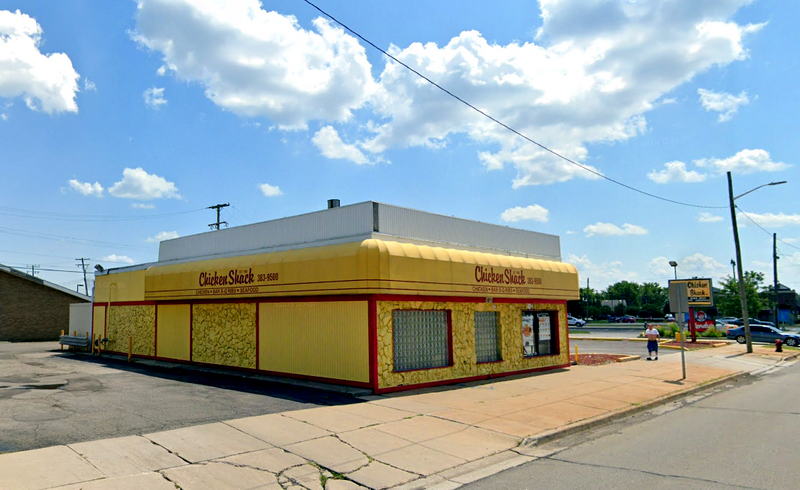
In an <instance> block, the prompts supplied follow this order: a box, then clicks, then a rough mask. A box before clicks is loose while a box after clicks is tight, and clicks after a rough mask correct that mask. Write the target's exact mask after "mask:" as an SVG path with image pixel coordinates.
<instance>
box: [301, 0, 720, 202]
mask: <svg viewBox="0 0 800 490" xmlns="http://www.w3.org/2000/svg"><path fill="white" fill-rule="evenodd" d="M303 2H305V3H306V4H308V5H310V6H311V7H312V8H314V9H316V10H317V11H319V12H320V13H321V14H322V15H324V16H325V17H327V18H329V19H331V20H332V21H334V22H335V23H337V24H339V25H340V26H342V27H343V28H344V29H346V30H347V31H349V32H350V33H351V34H353V35H354V36H356V37H357V38H359V39H361V40H362V41H364V42H365V43H367V44H369V45H370V46H372V47H373V48H375V49H376V50H378V51H380V52H381V53H383V54H384V55H385V56H386V57H388V58H390V59H391V60H392V61H394V62H396V63H397V64H399V65H401V66H402V67H404V68H406V69H407V70H409V71H410V72H412V73H414V74H415V75H417V76H418V77H420V78H422V79H423V80H425V81H426V82H428V83H429V84H431V85H433V86H434V87H436V88H438V89H439V90H441V91H442V92H444V93H445V94H447V95H449V96H450V97H452V98H454V99H456V100H457V101H459V102H461V103H462V104H464V105H465V106H467V107H469V108H470V109H472V110H473V111H475V112H477V113H478V114H480V115H482V116H483V117H485V118H487V119H489V120H491V121H492V122H494V123H495V124H497V125H499V126H501V127H503V128H505V129H506V130H508V131H510V132H512V133H514V134H515V135H517V136H519V137H520V138H522V139H524V140H525V141H528V142H529V143H533V144H534V145H536V146H538V147H539V148H541V149H542V150H544V151H546V152H548V153H550V154H552V155H554V156H556V157H558V158H560V159H562V160H564V161H565V162H567V163H570V164H572V165H575V166H577V167H579V168H581V169H583V170H585V171H587V172H589V173H591V174H594V175H596V176H598V177H600V178H602V179H605V180H607V181H609V182H611V183H614V184H617V185H619V186H621V187H624V188H626V189H628V190H631V191H634V192H638V193H639V194H643V195H645V196H648V197H652V198H654V199H659V200H661V201H666V202H669V203H673V204H679V205H681V206H689V207H693V208H704V209H725V208H727V206H708V205H703V204H694V203H688V202H683V201H677V200H675V199H670V198H668V197H664V196H659V195H658V194H653V193H651V192H647V191H645V190H642V189H639V188H637V187H634V186H632V185H629V184H626V183H624V182H622V181H620V180H617V179H614V178H612V177H609V176H607V175H605V174H603V173H602V172H598V171H597V170H594V169H593V168H591V167H589V166H587V165H584V164H582V163H580V162H577V161H575V160H573V159H571V158H569V157H567V156H564V155H562V154H561V153H559V152H557V151H555V150H553V149H551V148H550V147H548V146H545V145H543V144H542V143H539V142H538V141H536V140H534V139H533V138H530V137H528V136H527V135H525V134H524V133H522V132H520V131H518V130H516V129H514V128H513V127H511V126H509V125H508V124H506V123H504V122H502V121H500V120H499V119H497V118H496V117H494V116H492V115H491V114H489V113H487V112H486V111H484V110H482V109H479V108H478V107H476V106H475V105H473V104H472V103H470V102H468V101H467V100H465V99H464V98H462V97H460V96H458V95H456V94H455V93H453V92H451V91H450V90H448V89H446V88H445V87H443V86H441V85H439V84H438V83H436V82H434V81H433V80H431V79H430V78H428V77H427V76H425V75H423V74H422V73H420V72H419V71H417V70H415V69H414V68H412V67H411V66H409V65H407V64H405V63H404V62H402V61H400V60H399V59H398V58H397V57H395V56H393V55H391V54H390V53H389V52H387V51H386V50H385V49H383V48H381V47H380V46H378V45H377V44H375V43H373V42H372V41H370V40H369V39H367V38H365V37H364V36H362V35H361V34H359V33H358V32H356V31H355V30H353V29H352V28H350V27H349V26H348V25H347V24H345V23H344V22H342V21H340V20H339V19H337V18H336V17H334V16H333V15H331V14H329V13H328V12H326V11H325V10H322V9H321V8H320V7H318V6H317V5H316V4H314V3H313V2H311V1H310V0H303Z"/></svg>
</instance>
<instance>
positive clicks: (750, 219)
mask: <svg viewBox="0 0 800 490" xmlns="http://www.w3.org/2000/svg"><path fill="white" fill-rule="evenodd" d="M736 209H738V210H739V212H740V213H742V216H744V217H745V218H747V219H748V220H749V221H750V222H751V223H753V224H754V225H756V226H757V227H759V228H761V231H763V232H764V233H766V234H767V235H769V236H772V232H771V231H769V230H767V229H766V228H764V227H763V226H761V225H760V224H759V223H758V222H757V221H756V220H754V219H753V218H751V217H750V215H749V214H747V213H746V212H745V210H744V209H742V208H740V207H739V206H736ZM778 241H779V242H781V243H783V244H784V245H787V246H789V247H792V248H795V249H797V250H800V247H798V246H797V245H794V244H792V243H789V242H787V241H785V240H782V239H780V238H778Z"/></svg>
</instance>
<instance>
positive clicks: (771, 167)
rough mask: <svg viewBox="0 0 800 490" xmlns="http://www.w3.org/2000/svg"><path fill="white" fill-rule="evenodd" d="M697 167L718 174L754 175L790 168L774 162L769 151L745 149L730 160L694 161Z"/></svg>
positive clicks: (786, 164) (710, 159)
mask: <svg viewBox="0 0 800 490" xmlns="http://www.w3.org/2000/svg"><path fill="white" fill-rule="evenodd" d="M694 163H695V165H697V166H698V167H703V168H710V169H711V170H713V171H714V172H716V173H719V174H723V173H725V172H728V171H730V172H733V173H737V174H741V175H743V174H752V173H756V172H778V171H780V170H786V169H787V168H789V167H790V165H789V164H788V163H783V162H774V161H772V157H770V154H769V152H768V151H767V150H761V149H745V150H741V151H740V152H738V153H737V154H735V155H733V156H731V157H728V158H703V159H700V160H695V161H694Z"/></svg>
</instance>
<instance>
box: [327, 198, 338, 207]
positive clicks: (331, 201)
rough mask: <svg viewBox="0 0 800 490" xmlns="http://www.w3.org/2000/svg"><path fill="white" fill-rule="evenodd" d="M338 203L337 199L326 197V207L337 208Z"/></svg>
mask: <svg viewBox="0 0 800 490" xmlns="http://www.w3.org/2000/svg"><path fill="white" fill-rule="evenodd" d="M339 204H340V203H339V200H338V199H328V209H333V208H338V207H339Z"/></svg>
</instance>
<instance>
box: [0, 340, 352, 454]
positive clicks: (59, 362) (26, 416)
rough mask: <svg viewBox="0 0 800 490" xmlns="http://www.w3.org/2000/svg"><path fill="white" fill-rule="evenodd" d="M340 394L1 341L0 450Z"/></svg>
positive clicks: (322, 401)
mask: <svg viewBox="0 0 800 490" xmlns="http://www.w3.org/2000/svg"><path fill="white" fill-rule="evenodd" d="M354 401H355V400H354V399H353V398H352V397H350V396H347V395H342V394H337V393H330V392H324V391H319V390H314V389H309V388H303V387H299V386H290V385H286V384H279V383H270V382H264V381H257V380H253V379H248V378H244V377H239V376H236V375H219V374H213V373H208V372H200V371H196V370H191V369H186V368H182V367H176V366H164V367H155V366H146V365H143V364H141V363H137V362H133V363H130V364H129V363H127V362H125V361H120V360H115V359H111V358H107V357H93V356H89V355H76V354H69V353H66V352H60V351H59V350H58V346H57V344H56V343H55V342H26V343H9V342H0V453H2V452H6V451H21V450H25V449H34V448H39V447H45V446H52V445H56V444H70V443H75V442H81V441H88V440H94V439H100V438H107V437H117V436H126V435H131V434H141V433H145V432H153V431H160V430H167V429H174V428H179V427H185V426H189V425H195V424H201V423H207V422H217V421H220V420H226V419H231V418H237V417H247V416H251V415H262V414H268V413H276V412H286V411H291V410H299V409H305V408H313V407H317V406H323V405H339V404H347V403H352V402H354Z"/></svg>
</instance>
